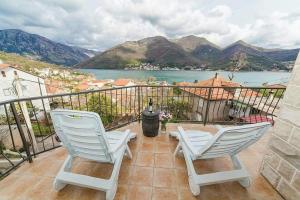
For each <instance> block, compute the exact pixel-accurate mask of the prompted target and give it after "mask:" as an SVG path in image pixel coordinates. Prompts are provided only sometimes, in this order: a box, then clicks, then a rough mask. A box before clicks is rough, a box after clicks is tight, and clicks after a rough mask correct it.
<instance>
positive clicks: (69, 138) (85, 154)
mask: <svg viewBox="0 0 300 200" xmlns="http://www.w3.org/2000/svg"><path fill="white" fill-rule="evenodd" d="M50 114H51V118H52V121H53V126H54V129H55V131H56V134H57V135H58V137H59V138H60V140H61V141H62V143H63V146H64V147H65V148H66V149H67V151H68V154H69V155H68V157H67V159H66V160H65V162H64V164H63V166H62V167H61V169H60V171H59V172H58V174H57V176H56V178H55V180H54V188H55V189H56V190H61V189H62V188H64V187H65V186H66V185H67V184H71V185H77V186H81V187H87V188H91V189H96V190H101V191H105V192H106V199H108V200H112V199H113V198H114V196H115V193H116V190H117V184H118V176H119V171H120V167H121V162H122V159H123V156H124V155H127V156H128V157H129V158H131V157H132V156H131V152H130V150H129V147H128V145H127V142H128V141H129V140H130V138H131V137H132V136H133V134H132V133H130V131H129V130H126V131H124V132H121V131H112V132H106V131H105V129H104V127H103V124H102V121H101V119H100V117H99V115H98V114H97V113H93V112H85V111H74V110H54V111H52V112H51V113H50ZM76 157H81V158H85V159H89V160H93V161H97V162H103V163H111V164H113V165H114V167H113V172H112V174H111V177H110V178H109V179H100V178H95V177H91V176H86V175H80V174H75V173H72V172H71V167H72V162H73V160H74V158H76Z"/></svg>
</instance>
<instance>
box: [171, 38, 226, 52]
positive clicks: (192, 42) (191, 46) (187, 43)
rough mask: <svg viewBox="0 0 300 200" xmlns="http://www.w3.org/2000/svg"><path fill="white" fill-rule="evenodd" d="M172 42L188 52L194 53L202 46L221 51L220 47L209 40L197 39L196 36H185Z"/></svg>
mask: <svg viewBox="0 0 300 200" xmlns="http://www.w3.org/2000/svg"><path fill="white" fill-rule="evenodd" d="M171 41H172V42H174V43H176V44H177V45H179V46H181V47H182V48H183V49H184V50H185V51H187V52H193V51H194V50H196V49H197V48H199V47H201V46H211V47H213V48H216V49H221V48H220V47H218V46H217V45H215V44H213V43H211V42H210V41H208V40H207V39H205V38H203V37H197V36H194V35H189V36H185V37H182V38H179V39H175V40H171Z"/></svg>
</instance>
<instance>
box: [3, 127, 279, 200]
mask: <svg viewBox="0 0 300 200" xmlns="http://www.w3.org/2000/svg"><path fill="white" fill-rule="evenodd" d="M177 125H178V124H168V126H167V130H168V131H169V130H175V129H176V127H177ZM181 125H182V126H183V127H184V128H186V129H201V130H206V131H211V132H214V133H215V132H216V129H215V128H214V127H213V126H205V127H204V126H203V125H196V124H193V125H191V124H181ZM127 128H130V129H131V130H132V131H134V132H136V133H137V134H138V137H137V139H135V140H132V141H131V142H130V144H129V146H130V148H131V151H132V153H133V159H132V160H129V159H128V158H126V157H124V159H123V162H122V166H121V171H120V175H119V184H118V191H117V194H116V197H115V199H128V200H135V199H139V200H141V199H143V200H147V199H172V200H174V199H188V200H190V199H201V200H227V199H228V200H235V199H238V200H247V199H249V200H250V199H251V200H260V199H261V200H265V199H268V200H269V199H272V200H273V199H276V200H277V199H282V198H281V196H280V195H279V194H278V193H277V192H276V191H275V190H274V189H273V188H272V187H271V186H270V184H269V183H268V182H267V181H266V180H265V179H264V178H263V177H262V176H261V175H260V173H259V167H260V164H261V160H262V157H263V154H264V152H265V147H266V143H267V141H268V137H269V136H267V135H266V136H265V137H264V138H262V139H261V140H260V141H259V142H258V143H256V144H255V145H253V146H251V147H250V148H248V149H247V150H245V151H244V152H242V153H241V154H240V158H241V160H242V161H243V162H244V164H245V165H246V167H247V169H248V171H249V173H250V174H251V176H252V185H251V187H250V188H248V189H244V188H243V187H241V186H240V185H239V184H238V183H237V182H227V183H222V184H216V185H210V186H203V187H201V194H200V195H199V196H197V197H194V196H193V195H192V194H191V192H190V190H189V186H188V180H187V170H186V165H185V162H184V158H183V157H176V158H174V157H173V155H172V153H173V152H174V150H175V147H176V145H177V142H178V141H177V140H175V139H174V138H171V137H169V136H168V135H159V136H158V137H155V138H148V137H144V136H143V135H142V131H141V126H140V124H138V123H132V124H130V125H128V126H127V127H123V128H121V129H122V130H124V129H127ZM268 135H269V134H268ZM66 156H67V153H66V151H65V150H64V148H58V149H55V150H52V151H49V152H46V153H43V154H40V155H39V156H38V157H37V158H35V159H34V162H33V163H32V164H29V163H25V164H23V165H21V167H19V168H18V169H17V170H15V171H14V172H13V173H12V174H10V175H9V176H8V177H6V178H5V179H3V180H2V181H0V199H1V200H8V199H14V200H15V199H24V200H25V199H26V200H31V199H37V200H40V199H43V200H47V199H74V200H75V199H80V200H83V199H89V200H90V199H105V194H104V193H103V192H101V191H96V190H92V189H87V188H80V187H77V186H71V185H68V186H66V187H65V188H64V189H63V190H61V191H60V192H56V191H55V190H54V189H53V187H52V183H53V180H54V177H55V175H56V174H57V172H58V170H59V168H60V166H61V165H62V163H63V161H64V159H65V158H66ZM194 165H195V168H196V169H197V171H198V173H205V172H213V171H220V170H226V169H228V168H231V167H232V166H231V164H230V162H229V159H227V158H222V159H213V160H206V161H196V162H194ZM111 170H112V167H111V165H109V164H99V163H96V162H90V161H87V160H83V159H77V160H76V161H75V164H74V167H73V169H72V171H74V172H77V173H81V174H85V175H93V176H96V177H101V178H107V177H109V176H110V173H111Z"/></svg>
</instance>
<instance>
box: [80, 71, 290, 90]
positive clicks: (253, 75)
mask: <svg viewBox="0 0 300 200" xmlns="http://www.w3.org/2000/svg"><path fill="white" fill-rule="evenodd" d="M81 71H83V72H88V73H92V74H94V75H95V76H96V78H97V79H119V78H130V79H135V80H147V79H148V78H149V77H155V78H156V80H158V81H167V82H168V83H173V82H174V81H175V82H181V81H187V82H193V81H194V80H199V81H201V80H206V79H209V78H211V77H213V76H214V75H215V73H216V72H217V73H219V74H220V75H221V76H223V77H224V78H228V75H229V74H231V72H227V71H138V70H107V69H81ZM290 75H291V73H289V72H234V79H233V81H235V82H239V83H241V84H243V85H245V86H261V85H262V84H263V83H268V84H274V83H286V82H287V81H288V79H289V77H290Z"/></svg>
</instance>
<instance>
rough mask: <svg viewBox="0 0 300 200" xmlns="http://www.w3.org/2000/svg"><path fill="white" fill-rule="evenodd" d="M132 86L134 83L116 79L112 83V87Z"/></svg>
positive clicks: (128, 80) (129, 80)
mask: <svg viewBox="0 0 300 200" xmlns="http://www.w3.org/2000/svg"><path fill="white" fill-rule="evenodd" d="M134 85H135V83H134V82H133V80H131V79H117V80H115V81H114V82H113V83H112V86H113V87H129V86H134Z"/></svg>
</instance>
